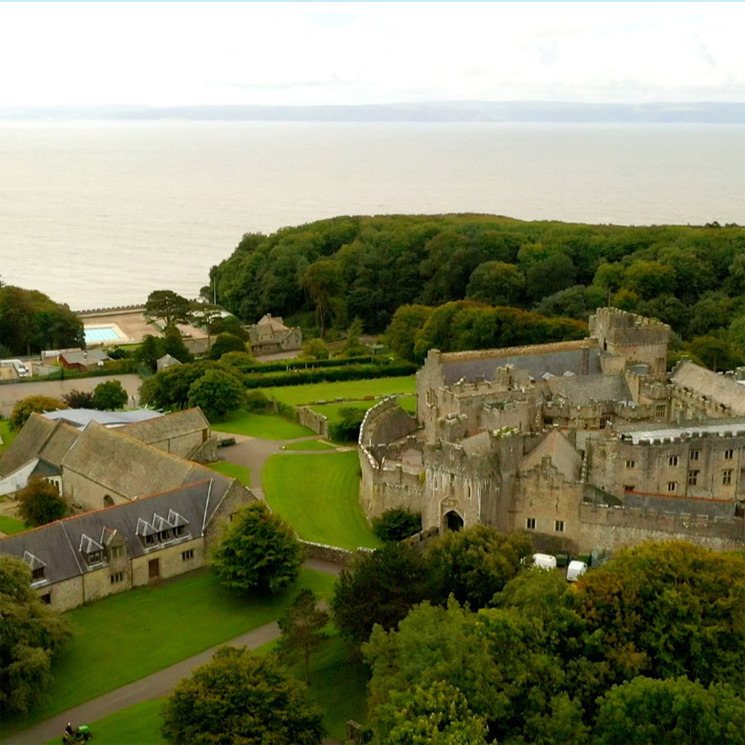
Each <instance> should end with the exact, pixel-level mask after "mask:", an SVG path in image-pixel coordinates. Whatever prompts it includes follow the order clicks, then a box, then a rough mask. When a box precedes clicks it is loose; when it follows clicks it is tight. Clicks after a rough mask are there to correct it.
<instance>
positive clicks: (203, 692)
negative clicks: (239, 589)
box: [163, 647, 324, 745]
mask: <svg viewBox="0 0 745 745" xmlns="http://www.w3.org/2000/svg"><path fill="white" fill-rule="evenodd" d="M323 733H324V731H323V724H322V721H321V713H320V711H319V710H318V708H317V707H316V706H315V704H313V703H312V702H311V700H310V698H309V695H308V691H307V688H306V687H305V686H304V685H303V684H302V683H301V682H300V681H298V680H296V679H295V678H293V677H292V676H291V675H290V674H289V673H288V672H287V671H286V670H284V669H283V668H282V667H281V666H280V665H279V664H278V662H277V660H276V658H275V657H274V656H273V655H272V654H264V655H256V654H252V653H251V652H250V651H249V650H247V649H246V648H245V647H243V648H241V649H238V648H235V647H221V648H220V649H218V650H217V652H216V653H215V656H214V657H213V659H212V661H211V662H209V663H207V664H206V665H203V666H202V667H199V668H197V669H196V670H195V671H194V674H193V675H192V677H190V678H186V679H185V680H182V681H181V683H179V684H178V686H176V688H175V690H174V692H173V694H172V695H171V697H170V698H169V699H168V701H167V703H166V705H165V707H164V709H163V735H164V736H165V738H166V739H167V740H168V741H169V742H172V743H175V744H176V745H182V743H193V744H194V745H218V743H224V744H225V745H228V743H236V744H238V743H240V745H270V744H271V743H276V745H284V744H285V743H286V744H287V745H289V744H290V743H292V744H293V745H316V744H317V743H320V742H321V738H322V737H323Z"/></svg>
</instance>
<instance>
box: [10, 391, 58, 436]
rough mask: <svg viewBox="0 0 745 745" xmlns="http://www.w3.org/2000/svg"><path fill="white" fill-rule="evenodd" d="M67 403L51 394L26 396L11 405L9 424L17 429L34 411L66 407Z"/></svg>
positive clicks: (42, 411)
mask: <svg viewBox="0 0 745 745" xmlns="http://www.w3.org/2000/svg"><path fill="white" fill-rule="evenodd" d="M66 408H67V405H66V404H65V403H64V402H63V401H61V400H60V399H58V398H52V397H51V396H27V397H26V398H22V399H21V400H20V401H18V402H17V403H16V405H15V406H14V407H13V411H12V412H11V414H10V426H11V427H12V428H13V429H15V430H19V429H21V427H23V425H24V424H26V420H27V419H28V418H29V417H30V416H31V415H32V414H34V413H36V414H43V413H44V412H45V411H57V410H59V409H66Z"/></svg>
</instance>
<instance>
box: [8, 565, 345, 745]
mask: <svg viewBox="0 0 745 745" xmlns="http://www.w3.org/2000/svg"><path fill="white" fill-rule="evenodd" d="M305 567H306V568H307V569H312V570H313V571H316V572H325V573H327V574H333V575H338V574H339V572H340V571H341V567H339V566H338V565H336V564H331V563H329V562H325V561H319V560H317V559H309V560H308V561H306V562H305ZM279 636H280V631H279V627H278V626H277V624H276V622H272V623H267V624H265V625H264V626H259V627H258V628H256V629H253V631H248V632H246V633H245V634H241V635H240V636H236V637H235V638H234V639H229V640H228V641H226V642H223V643H222V644H218V645H216V646H214V647H211V648H210V649H206V650H205V651H204V652H200V653H199V654H196V655H194V656H193V657H189V658H188V659H186V660H182V661H181V662H177V663H176V664H175V665H171V666H170V667H167V668H164V669H163V670H159V671H158V672H157V673H153V674H152V675H148V676H146V677H144V678H140V680H136V681H134V683H129V684H128V685H126V686H122V687H121V688H117V689H116V690H114V691H110V692H109V693H105V694H104V695H103V696H99V697H98V698H94V699H91V700H90V701H86V702H85V703H84V704H81V705H80V706H76V707H75V708H73V709H69V710H67V711H63V712H62V713H61V714H57V715H56V716H53V717H51V718H50V719H47V720H46V721H44V722H40V723H39V724H36V725H34V726H33V727H30V728H29V729H27V730H23V731H22V732H17V733H16V734H15V735H11V736H10V737H8V738H6V739H4V740H2V745H43V743H45V742H48V741H49V740H52V739H54V738H59V741H60V742H62V732H63V730H64V729H65V725H66V724H67V723H68V722H72V723H73V725H78V724H90V723H91V722H95V721H96V720H97V719H101V718H103V717H105V716H108V715H109V714H114V713H115V712H117V711H121V710H122V709H126V708H127V707H128V706H132V705H133V704H137V703H139V702H141V701H149V700H150V699H154V698H162V697H163V696H167V695H168V694H169V693H171V691H172V690H173V689H174V688H175V687H176V685H178V683H180V682H181V680H182V679H183V678H186V677H188V676H189V675H191V673H192V672H193V671H194V670H195V669H196V668H198V667H200V666H201V665H204V664H206V663H207V662H209V661H210V660H211V659H212V656H213V655H214V654H215V652H216V651H217V649H218V648H219V647H224V646H225V645H230V646H234V647H248V648H249V649H257V648H258V647H261V646H263V645H264V644H267V643H268V642H271V641H274V640H275V639H278V638H279ZM95 734H96V733H95V731H94V732H93V736H94V738H95ZM324 743H326V745H333V744H335V743H337V741H336V740H324ZM132 745H148V744H147V743H132Z"/></svg>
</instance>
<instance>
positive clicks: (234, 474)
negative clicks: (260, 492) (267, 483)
mask: <svg viewBox="0 0 745 745" xmlns="http://www.w3.org/2000/svg"><path fill="white" fill-rule="evenodd" d="M208 467H209V468H211V469H212V470H213V471H217V472H218V473H222V474H223V475H225V476H229V477H230V478H231V479H238V481H240V483H241V484H243V486H246V487H248V488H251V469H250V468H246V467H245V466H238V465H236V464H235V463H227V462H226V461H219V462H218V463H209V464H208Z"/></svg>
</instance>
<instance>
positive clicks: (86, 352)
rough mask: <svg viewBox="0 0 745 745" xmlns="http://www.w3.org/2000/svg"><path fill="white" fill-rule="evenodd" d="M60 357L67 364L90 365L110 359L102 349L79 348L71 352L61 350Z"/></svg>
mask: <svg viewBox="0 0 745 745" xmlns="http://www.w3.org/2000/svg"><path fill="white" fill-rule="evenodd" d="M59 357H60V359H64V360H65V362H67V364H68V365H84V366H87V367H90V366H91V365H97V364H98V363H99V362H104V361H106V360H109V359H111V358H110V357H109V355H108V354H106V352H104V351H103V349H79V350H75V351H71V352H61V353H60V355H59Z"/></svg>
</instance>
